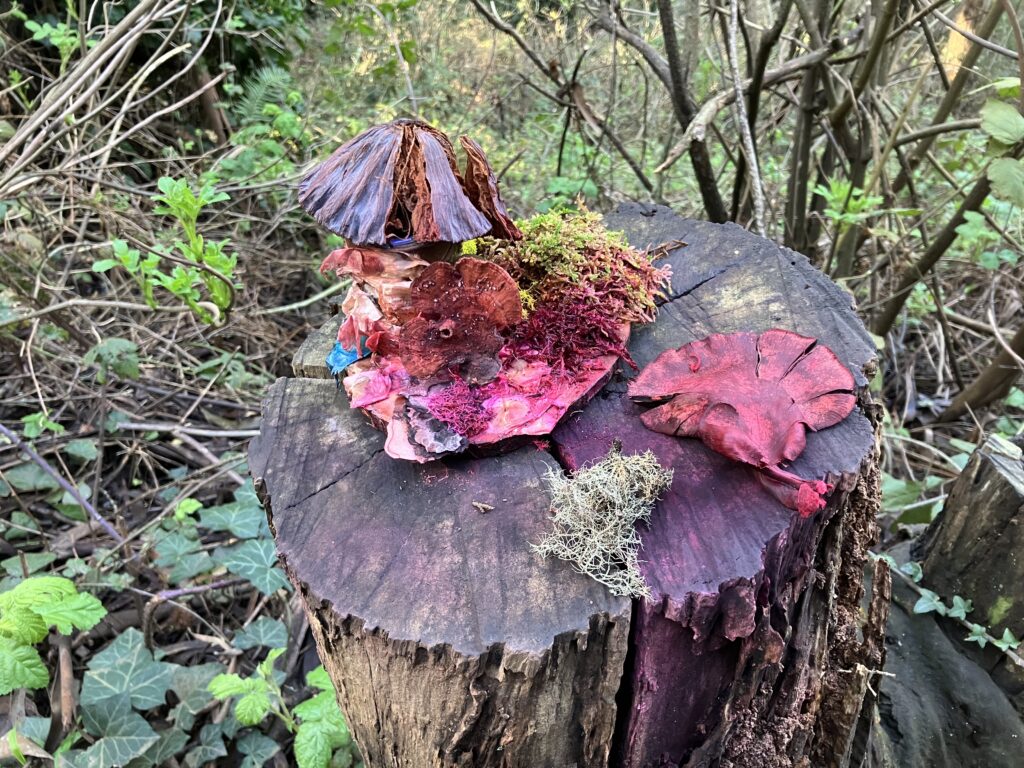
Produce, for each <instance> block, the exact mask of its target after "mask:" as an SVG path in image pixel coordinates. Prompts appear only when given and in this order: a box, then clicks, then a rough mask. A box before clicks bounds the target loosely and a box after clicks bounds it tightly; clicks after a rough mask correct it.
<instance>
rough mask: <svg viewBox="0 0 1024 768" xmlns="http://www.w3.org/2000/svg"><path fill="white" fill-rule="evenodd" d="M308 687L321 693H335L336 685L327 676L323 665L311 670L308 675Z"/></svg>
mask: <svg viewBox="0 0 1024 768" xmlns="http://www.w3.org/2000/svg"><path fill="white" fill-rule="evenodd" d="M306 685H308V686H310V687H312V688H317V689H319V690H321V691H330V692H331V693H334V683H333V682H332V681H331V678H330V676H329V675H328V674H327V670H326V669H324V665H323V664H321V665H320V666H319V667H317V668H316V669H311V670H310V671H309V672H308V673H307V674H306Z"/></svg>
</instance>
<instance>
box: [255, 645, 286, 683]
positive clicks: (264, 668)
mask: <svg viewBox="0 0 1024 768" xmlns="http://www.w3.org/2000/svg"><path fill="white" fill-rule="evenodd" d="M285 650H286V649H285V648H272V649H271V650H270V651H269V652H268V653H267V656H266V658H265V659H263V661H261V662H260V663H259V666H258V667H256V672H257V674H259V675H260V677H262V678H263V679H264V680H269V679H270V678H271V677H273V674H274V662H275V661H277V660H278V659H279V658H281V656H282V655H283V654H284V652H285Z"/></svg>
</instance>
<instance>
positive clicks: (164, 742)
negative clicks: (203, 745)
mask: <svg viewBox="0 0 1024 768" xmlns="http://www.w3.org/2000/svg"><path fill="white" fill-rule="evenodd" d="M157 736H158V740H157V742H156V743H155V744H153V745H152V746H151V747H150V748H149V749H147V750H146V751H145V752H144V753H143V754H142V755H140V756H139V757H137V758H135V759H134V760H132V761H131V762H130V763H128V766H127V768H152V767H153V766H158V765H166V764H168V763H169V762H170V760H171V758H172V757H174V756H175V755H177V754H178V753H179V752H181V750H183V749H184V748H185V745H186V744H188V734H187V733H185V732H184V731H182V730H179V729H178V728H167V729H166V730H163V731H159V732H158V734H157Z"/></svg>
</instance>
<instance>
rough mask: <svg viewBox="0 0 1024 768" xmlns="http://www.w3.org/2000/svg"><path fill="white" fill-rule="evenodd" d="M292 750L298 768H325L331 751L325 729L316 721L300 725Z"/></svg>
mask: <svg viewBox="0 0 1024 768" xmlns="http://www.w3.org/2000/svg"><path fill="white" fill-rule="evenodd" d="M292 750H293V751H294V753H295V762H296V763H297V764H298V766H299V768H327V765H328V764H329V763H330V760H331V751H332V750H331V740H330V737H329V736H328V734H327V728H325V727H324V725H323V724H321V723H319V722H316V721H313V722H309V723H303V724H301V725H300V726H299V730H298V732H297V733H296V734H295V742H294V744H293V745H292Z"/></svg>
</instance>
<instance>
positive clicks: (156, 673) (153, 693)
mask: <svg viewBox="0 0 1024 768" xmlns="http://www.w3.org/2000/svg"><path fill="white" fill-rule="evenodd" d="M176 668H177V667H176V665H174V664H167V663H166V662H162V661H155V660H154V659H153V654H152V653H150V651H149V649H148V648H146V644H145V641H144V639H143V637H142V633H141V632H139V631H138V630H137V629H135V628H133V627H132V628H129V629H126V630H125V631H124V632H122V633H121V634H120V635H118V636H117V638H115V640H114V642H112V643H111V644H110V645H108V646H107V647H106V648H104V649H103V650H102V651H101V652H100V653H98V654H96V655H95V656H94V657H93V659H92V661H91V662H90V663H89V671H88V672H86V673H85V679H84V680H83V682H82V693H81V703H82V705H83V706H85V705H90V704H97V703H99V702H101V701H103V700H104V699H108V698H110V697H111V696H116V695H119V694H122V693H128V694H130V696H131V702H132V705H133V706H135V707H136V708H138V709H143V710H145V709H151V708H152V707H158V706H160V705H162V704H163V703H164V701H165V695H166V693H167V689H168V688H170V686H171V680H172V678H173V675H174V672H175V670H176Z"/></svg>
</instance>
